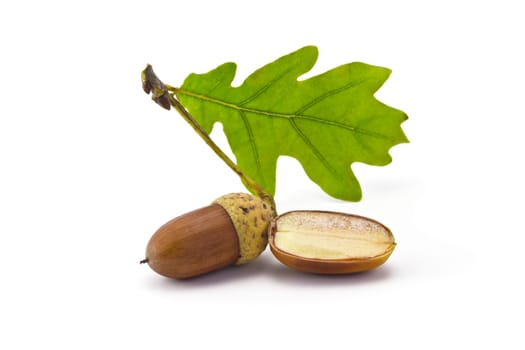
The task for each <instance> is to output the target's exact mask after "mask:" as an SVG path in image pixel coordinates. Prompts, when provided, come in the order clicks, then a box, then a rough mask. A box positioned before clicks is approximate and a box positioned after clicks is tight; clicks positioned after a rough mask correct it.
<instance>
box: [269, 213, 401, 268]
mask: <svg viewBox="0 0 525 350" xmlns="http://www.w3.org/2000/svg"><path fill="white" fill-rule="evenodd" d="M269 231H270V237H269V241H270V242H269V243H270V249H271V251H272V253H273V254H274V255H275V257H276V258H277V259H278V260H279V261H280V262H282V263H283V264H285V265H286V266H288V267H291V268H293V269H296V270H300V271H303V272H310V273H316V274H329V275H333V274H349V273H355V272H361V271H366V270H370V269H373V268H376V267H378V266H380V265H381V264H383V263H384V262H385V261H386V260H387V259H388V258H389V257H390V255H391V254H392V252H393V251H394V248H395V246H396V243H395V240H394V236H393V235H392V232H391V231H390V229H388V228H387V227H386V226H384V225H383V224H381V223H379V222H377V221H375V220H372V219H369V218H366V217H363V216H358V215H352V214H345V213H338V212H329V211H291V212H288V213H285V214H282V215H280V216H277V217H275V218H274V219H273V220H272V223H271V225H270V227H269Z"/></svg>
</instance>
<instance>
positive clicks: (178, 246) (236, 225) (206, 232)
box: [141, 193, 273, 279]
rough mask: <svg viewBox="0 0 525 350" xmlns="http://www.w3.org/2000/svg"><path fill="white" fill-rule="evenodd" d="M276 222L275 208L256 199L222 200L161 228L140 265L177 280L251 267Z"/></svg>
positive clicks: (241, 196) (243, 195) (241, 195)
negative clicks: (273, 221)
mask: <svg viewBox="0 0 525 350" xmlns="http://www.w3.org/2000/svg"><path fill="white" fill-rule="evenodd" d="M272 216H273V211H272V208H271V206H270V205H269V204H267V203H265V202H264V201H263V200H261V199H260V198H258V197H255V196H252V195H250V194H246V193H231V194H227V195H224V196H222V197H219V198H217V199H216V200H215V201H213V202H212V203H211V205H209V206H206V207H203V208H200V209H197V210H194V211H191V212H189V213H186V214H184V215H181V216H179V217H176V218H174V219H172V220H170V221H168V222H167V223H166V224H164V225H163V226H161V227H160V228H159V229H158V230H157V231H156V232H155V233H154V234H153V236H152V237H151V239H150V240H149V242H148V245H147V248H146V258H145V259H144V260H142V261H141V263H147V264H148V265H149V266H150V267H151V269H153V270H154V271H155V272H157V273H158V274H160V275H163V276H166V277H171V278H179V279H183V278H190V277H195V276H199V275H203V274H206V273H208V272H211V271H214V270H218V269H220V268H223V267H226V266H230V265H241V264H245V263H248V262H250V261H252V260H254V259H255V258H257V257H258V256H259V255H260V254H261V253H262V252H263V251H264V249H265V248H266V246H267V244H268V225H269V223H270V221H271V219H272Z"/></svg>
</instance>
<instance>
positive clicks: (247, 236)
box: [213, 193, 272, 265]
mask: <svg viewBox="0 0 525 350" xmlns="http://www.w3.org/2000/svg"><path fill="white" fill-rule="evenodd" d="M213 204H219V205H220V206H222V207H223V208H224V209H225V210H226V212H228V215H229V216H230V219H231V220H232V223H233V226H234V227H235V230H236V232H237V237H238V238H239V258H238V259H237V261H236V262H235V264H236V265H241V264H245V263H248V262H250V261H252V260H254V259H255V258H257V257H258V256H259V255H260V254H261V253H262V252H263V251H264V249H265V248H266V245H267V244H268V225H269V223H270V221H271V219H272V210H271V208H270V206H269V205H268V204H266V203H265V202H264V201H262V200H261V199H260V198H258V197H255V196H252V195H250V194H247V193H230V194H227V195H224V196H222V197H219V198H217V199H216V200H215V201H213Z"/></svg>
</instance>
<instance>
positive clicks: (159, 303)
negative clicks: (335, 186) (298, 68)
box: [0, 0, 525, 350]
mask: <svg viewBox="0 0 525 350" xmlns="http://www.w3.org/2000/svg"><path fill="white" fill-rule="evenodd" d="M343 4H344V5H343ZM521 8H522V7H521V6H519V2H518V1H515V2H512V1H497V2H496V1H471V2H469V1H439V2H415V1H414V2H410V1H361V2H355V1H345V2H343V1H340V2H336V1H329V0H324V1H301V2H291V1H288V2H287V1H283V0H281V1H270V0H267V1H264V2H255V1H254V2H247V1H238V2H234V1H227V0H222V1H174V0H172V1H165V2H161V1H144V2H138V1H137V2H133V1H127V2H124V1H123V2H111V1H86V2H78V1H77V2H75V1H63V2H60V1H54V0H46V1H5V2H3V3H2V5H0V38H1V42H0V43H1V45H0V51H1V54H0V63H1V65H0V66H1V68H2V73H1V74H0V77H1V81H0V99H1V100H0V101H1V102H0V167H1V172H0V249H1V261H2V263H1V264H0V278H1V283H2V287H1V289H0V296H1V297H0V323H1V325H0V327H1V328H0V333H1V336H0V348H2V349H143V350H144V349H196V348H200V349H204V348H221V349H222V348H229V349H270V348H283V349H285V348H288V349H291V348H294V349H297V348H306V349H310V348H311V349H314V348H318V349H328V348H330V347H333V348H336V347H337V348H360V349H377V348H380V347H381V348H394V349H406V348H409V349H411V348H416V347H417V348H421V349H450V348H475V347H479V346H484V348H485V347H486V348H498V349H523V347H524V345H525V341H524V340H523V337H522V335H520V332H522V331H523V314H524V312H525V307H524V302H523V295H524V293H525V289H524V287H523V284H522V282H523V258H522V253H523V247H524V243H525V239H524V235H525V230H524V229H523V223H522V217H523V198H524V197H525V191H524V187H523V184H522V178H523V176H524V175H525V174H524V171H523V170H522V169H523V168H522V165H521V164H520V163H522V160H523V150H524V146H525V145H524V141H523V125H524V124H523V118H524V117H525V113H524V107H523V96H524V95H523V93H524V87H523V84H524V80H525V69H524V61H525V55H524V54H523V51H522V47H523V36H522V34H521V33H523V32H525V25H524V24H523V11H522V10H521ZM309 44H312V45H317V46H318V47H319V50H320V56H319V60H318V63H317V65H316V66H315V67H314V69H313V70H312V73H311V74H318V73H321V72H323V71H325V70H327V69H330V68H332V67H335V66H337V65H340V64H343V63H348V62H351V61H363V62H367V63H370V64H375V65H380V66H385V67H389V68H391V69H392V70H393V73H392V75H391V77H390V78H389V80H388V81H387V82H386V84H385V85H384V86H383V87H382V88H381V89H380V91H379V92H378V93H377V94H376V96H377V97H378V98H379V99H380V100H381V101H383V102H385V103H387V104H389V105H391V106H393V107H396V108H399V109H402V110H403V111H405V112H406V113H407V114H408V115H409V117H410V119H409V120H408V121H407V122H405V123H404V124H403V128H404V130H405V132H406V134H407V136H408V138H409V139H410V141H411V143H410V144H403V145H399V146H396V147H394V148H393V149H392V150H391V154H392V156H393V158H394V161H393V163H392V164H390V165H388V166H386V167H369V166H364V165H360V164H357V165H354V166H353V169H354V170H355V171H356V173H357V176H358V178H359V179H360V181H361V184H362V187H363V194H364V197H363V200H362V201H361V202H358V203H346V202H341V201H337V200H334V199H331V198H329V197H328V196H327V195H325V194H324V193H323V192H321V191H320V190H319V189H318V188H317V186H316V185H315V184H313V183H310V182H309V180H307V178H306V176H305V175H304V174H303V172H302V170H301V168H300V166H299V165H298V163H297V162H295V161H294V160H291V159H284V158H283V159H280V160H279V169H278V184H277V196H276V200H277V203H278V209H279V211H280V212H285V211H288V210H293V209H302V208H308V209H327V210H337V211H344V212H351V213H355V214H360V215H365V216H369V217H372V218H374V219H377V220H379V221H381V222H383V223H384V224H386V225H387V226H389V227H390V228H391V230H392V231H393V232H394V234H395V236H396V239H397V242H398V247H397V248H396V250H395V252H394V254H393V255H392V257H391V258H390V260H389V261H388V262H387V263H386V264H385V265H384V266H382V267H381V268H379V269H377V270H374V271H371V272H369V273H364V274H359V275H355V276H343V277H323V276H313V275H307V274H302V273H298V272H295V271H292V270H290V269H288V268H286V267H284V266H283V265H281V264H280V263H278V262H277V261H276V260H275V259H274V258H273V256H272V255H271V253H270V252H269V251H266V252H265V253H264V254H263V255H262V256H261V257H260V258H259V259H258V260H257V261H255V262H253V263H252V264H250V265H246V266H243V267H239V268H235V267H233V268H228V269H225V270H222V271H220V272H217V273H213V274H210V275H207V276H205V277H202V278H197V279H194V280H189V281H172V280H168V279H165V278H162V277H160V276H158V275H156V274H155V273H153V272H152V271H151V270H150V269H149V268H148V267H147V266H144V265H139V264H138V262H139V260H141V259H142V258H143V254H144V250H145V246H146V243H147V241H148V239H149V238H150V236H151V234H152V233H153V232H154V231H155V230H156V229H157V228H158V227H159V226H160V225H162V224H163V223H164V222H165V221H167V220H169V219H171V218H172V217H174V216H177V215H179V214H182V213H184V212H187V211H189V210H192V209H195V208H198V207H201V206H204V205H207V204H208V203H209V202H210V201H212V200H213V199H215V198H216V197H218V196H220V195H222V194H225V193H229V192H234V191H243V190H244V189H243V187H242V186H241V184H240V182H239V180H238V179H237V178H236V176H235V175H234V174H233V173H232V172H231V171H230V170H229V169H228V168H227V167H226V166H224V165H223V164H222V163H221V161H220V160H219V159H218V158H216V156H215V155H214V154H213V153H212V152H211V151H210V150H209V149H208V148H207V146H206V145H205V144H204V143H203V142H202V140H200V139H199V138H198V136H197V135H196V134H194V133H193V131H192V130H191V128H190V127H189V126H188V125H187V124H185V122H184V121H183V120H182V119H181V118H180V117H179V116H178V115H177V114H176V113H175V112H173V111H171V112H167V111H165V110H162V109H161V108H159V107H158V106H157V105H155V104H154V103H153V102H152V101H151V100H150V98H149V97H148V96H146V95H145V94H144V93H143V91H142V88H141V83H140V71H141V70H142V69H143V68H144V66H145V65H146V63H151V64H152V65H153V66H154V68H155V70H156V72H157V73H158V74H159V76H160V77H161V78H162V79H163V80H164V81H166V82H167V83H170V84H172V85H179V84H181V83H182V81H183V80H184V78H185V77H186V75H187V74H189V73H191V72H198V73H203V72H206V71H208V70H211V69H213V68H215V67H216V66H217V65H219V64H221V63H223V62H226V61H234V62H237V64H238V75H237V79H236V80H235V84H240V83H241V82H242V80H243V79H244V78H245V77H246V76H247V75H248V74H249V73H250V72H252V71H253V70H255V69H257V68H259V67H260V66H262V65H264V64H266V63H268V62H270V61H272V60H274V59H276V58H278V57H280V56H281V55H284V54H287V53H289V52H291V51H294V50H296V49H298V48H300V47H302V46H304V45H309ZM212 135H213V137H214V138H215V139H217V141H218V142H219V143H220V144H221V145H224V137H223V136H222V132H221V128H220V126H218V127H217V128H216V129H215V130H214V132H213V134H212ZM278 141H279V140H278Z"/></svg>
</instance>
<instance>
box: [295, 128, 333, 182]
mask: <svg viewBox="0 0 525 350" xmlns="http://www.w3.org/2000/svg"><path fill="white" fill-rule="evenodd" d="M289 120H290V124H291V125H292V128H293V129H294V130H295V132H296V133H297V134H298V135H299V136H300V137H301V139H302V140H303V142H304V143H305V144H306V145H307V146H308V147H309V148H310V149H311V150H312V152H313V153H314V155H315V156H316V157H317V159H319V161H320V162H321V163H322V164H323V166H324V167H325V168H326V169H327V170H328V171H329V172H330V173H332V174H333V175H335V176H338V174H337V171H336V170H335V169H334V168H333V167H332V166H331V165H330V163H329V162H328V161H327V160H326V158H325V157H324V156H323V154H322V153H321V152H320V151H319V149H318V148H317V147H316V146H315V145H314V144H313V143H312V141H311V140H310V138H308V136H306V135H305V134H304V133H303V131H302V130H301V129H300V128H299V126H298V125H297V123H296V122H295V120H294V119H289Z"/></svg>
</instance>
